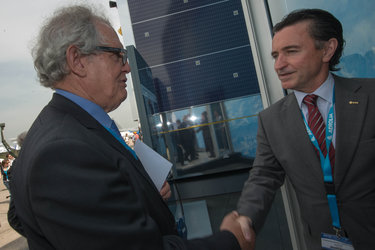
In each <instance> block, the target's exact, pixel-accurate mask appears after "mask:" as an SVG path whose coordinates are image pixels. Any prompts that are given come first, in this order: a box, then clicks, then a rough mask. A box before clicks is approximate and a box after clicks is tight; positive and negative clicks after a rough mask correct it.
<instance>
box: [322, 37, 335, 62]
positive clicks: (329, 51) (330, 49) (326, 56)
mask: <svg viewBox="0 0 375 250" xmlns="http://www.w3.org/2000/svg"><path fill="white" fill-rule="evenodd" d="M337 45H338V41H337V39H336V38H331V39H329V40H328V41H327V42H326V43H325V45H324V48H323V50H324V53H323V61H324V62H329V61H330V60H331V58H332V56H333V55H334V54H335V52H336V49H337Z"/></svg>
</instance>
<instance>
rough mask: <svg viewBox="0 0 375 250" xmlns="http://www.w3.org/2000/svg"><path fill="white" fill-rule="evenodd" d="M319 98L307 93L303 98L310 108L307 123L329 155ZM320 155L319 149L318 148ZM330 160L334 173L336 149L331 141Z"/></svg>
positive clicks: (321, 147)
mask: <svg viewBox="0 0 375 250" xmlns="http://www.w3.org/2000/svg"><path fill="white" fill-rule="evenodd" d="M317 99H318V96H317V95H307V96H305V98H303V103H305V104H306V106H307V109H308V120H307V123H308V125H309V127H310V129H311V131H312V132H313V134H314V136H315V138H316V140H317V141H318V144H319V147H320V150H321V151H322V153H323V155H324V156H326V155H327V145H326V125H325V124H324V120H323V117H322V114H321V113H320V112H319V109H318V106H317V105H316V100H317ZM316 152H317V154H318V157H320V155H319V151H318V150H316ZM329 160H330V162H331V167H332V173H333V167H334V165H335V149H334V147H333V145H332V143H331V145H330V147H329Z"/></svg>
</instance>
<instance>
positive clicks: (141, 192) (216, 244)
mask: <svg viewBox="0 0 375 250" xmlns="http://www.w3.org/2000/svg"><path fill="white" fill-rule="evenodd" d="M11 188H12V200H13V201H14V205H15V211H14V210H11V211H12V212H11V214H13V217H11V218H12V220H11V221H12V224H13V225H15V222H18V223H20V225H21V226H20V225H19V224H18V225H17V227H18V228H19V229H20V227H21V230H23V232H24V234H25V235H26V237H27V240H28V244H29V247H30V249H38V250H40V249H43V250H44V249H208V248H211V249H215V248H218V249H237V248H239V245H238V243H237V240H236V239H235V237H234V235H233V234H231V233H229V232H220V233H219V234H217V235H214V236H211V237H210V238H208V239H205V240H194V241H183V240H182V239H181V238H180V237H178V236H177V235H176V229H175V222H174V218H173V215H172V214H171V213H170V211H169V209H168V207H167V205H166V203H165V202H164V201H163V200H162V198H161V196H160V195H159V192H158V190H157V189H156V187H155V186H154V184H153V183H152V181H151V179H150V178H149V176H148V175H147V173H146V172H145V170H144V168H143V166H142V164H141V163H140V161H138V160H136V159H135V158H134V157H133V156H132V155H131V153H130V152H129V151H128V150H127V149H125V148H124V147H123V145H121V143H120V142H119V141H117V140H116V139H115V138H114V137H113V136H112V135H111V134H110V133H109V132H108V131H107V130H106V129H105V128H104V127H102V126H101V125H100V124H99V123H98V122H97V121H96V120H95V119H94V118H93V117H91V116H90V115H89V114H88V113H87V112H86V111H84V110H83V109H82V108H80V107H79V106H78V105H76V104H75V103H73V102H71V101H70V100H68V99H66V98H64V97H62V96H60V95H57V94H54V96H53V99H52V100H51V102H50V103H49V104H48V105H47V106H46V107H45V108H44V109H43V111H42V112H41V113H40V115H39V116H38V118H37V119H36V120H35V122H34V124H33V125H32V127H31V129H30V130H29V132H28V134H27V137H26V139H25V142H24V145H23V147H22V150H21V152H20V155H19V157H18V158H17V161H16V164H15V166H14V172H13V180H12V184H11ZM14 213H15V214H16V216H17V220H15V218H14Z"/></svg>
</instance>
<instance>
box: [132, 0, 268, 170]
mask: <svg viewBox="0 0 375 250" xmlns="http://www.w3.org/2000/svg"><path fill="white" fill-rule="evenodd" d="M142 2H144V3H143V4H142ZM128 3H129V11H130V16H131V19H132V26H133V32H134V37H135V42H136V49H128V51H129V62H130V64H131V68H132V77H133V83H134V86H135V87H134V89H135V90H136V91H137V88H136V87H137V85H138V86H139V92H140V95H138V98H142V100H143V101H142V100H137V102H138V104H139V102H142V103H143V105H144V113H145V114H143V113H142V114H141V113H140V119H141V125H142V130H143V129H149V130H150V133H149V134H150V136H149V137H150V138H151V140H150V141H151V143H152V147H153V148H154V149H155V150H156V151H158V152H159V153H160V154H161V155H163V156H164V157H166V158H167V159H169V160H170V161H171V162H173V163H174V175H175V177H182V176H186V175H201V174H207V173H212V172H218V171H227V170H234V169H238V168H248V167H250V166H251V164H252V161H253V158H254V156H255V148H256V142H255V140H256V139H255V138H256V132H257V118H256V116H257V113H258V112H259V111H260V110H262V109H263V106H262V101H261V97H260V90H259V83H258V78H257V74H256V71H255V65H254V60H253V57H252V51H251V49H252V48H251V46H250V41H249V38H248V33H247V28H246V24H245V19H244V14H243V11H242V5H241V1H240V0H234V1H212V0H211V1H209V0H205V1H191V2H189V1H179V2H178V3H177V2H176V1H146V0H137V1H135V0H129V1H128ZM153 10H154V11H153ZM139 110H143V109H139ZM144 134H147V133H144Z"/></svg>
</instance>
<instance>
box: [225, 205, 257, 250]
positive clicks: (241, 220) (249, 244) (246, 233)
mask: <svg viewBox="0 0 375 250" xmlns="http://www.w3.org/2000/svg"><path fill="white" fill-rule="evenodd" d="M220 231H230V232H231V233H233V234H234V236H235V237H236V239H237V241H238V243H239V244H240V246H241V249H242V250H254V247H255V232H254V229H253V227H252V221H251V220H250V218H249V217H247V216H243V215H239V214H238V213H237V212H236V211H233V212H231V213H229V214H227V215H226V216H225V217H224V219H223V221H222V223H221V226H220Z"/></svg>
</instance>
